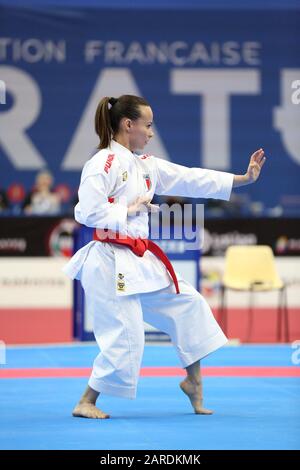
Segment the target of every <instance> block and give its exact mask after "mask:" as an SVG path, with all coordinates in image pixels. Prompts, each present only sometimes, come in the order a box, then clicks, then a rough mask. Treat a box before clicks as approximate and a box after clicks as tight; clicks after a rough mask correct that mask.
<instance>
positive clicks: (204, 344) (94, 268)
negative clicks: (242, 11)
mask: <svg viewBox="0 0 300 470" xmlns="http://www.w3.org/2000/svg"><path fill="white" fill-rule="evenodd" d="M99 251H100V250H97V247H93V248H92V250H91V252H90V253H89V255H88V257H87V259H86V261H85V263H84V265H83V266H82V269H81V272H80V276H79V277H80V280H81V284H82V286H83V288H84V291H85V296H86V306H87V309H88V310H89V312H90V313H91V314H92V316H93V325H94V335H95V338H96V341H97V343H98V346H99V348H100V353H99V355H98V356H97V357H96V359H95V361H94V364H93V370H92V374H91V376H90V379H89V386H90V387H91V388H92V389H94V390H96V391H98V392H100V393H103V394H108V395H114V396H119V397H123V398H130V399H134V398H135V397H136V392H137V384H138V378H139V371H140V367H141V361H142V356H143V351H144V342H145V339H144V337H145V335H144V323H143V321H144V320H145V321H146V322H147V323H149V324H150V325H153V326H154V327H156V328H158V329H159V330H160V331H163V332H165V333H167V334H168V335H169V336H170V338H171V341H172V343H173V345H174V346H175V348H176V351H177V354H178V357H179V360H180V362H181V365H182V367H183V368H185V367H187V366H189V365H191V364H193V363H194V362H196V361H197V360H199V359H202V358H203V357H205V356H207V355H208V354H209V353H211V352H213V351H215V350H216V349H218V348H219V347H221V346H223V345H224V344H225V343H226V342H227V338H226V337H225V335H224V334H223V332H222V330H221V329H220V327H219V325H218V323H217V322H216V320H215V318H214V316H213V314H212V312H211V309H210V307H209V305H208V304H207V302H206V301H205V299H204V298H203V297H202V295H201V294H199V292H197V291H196V290H195V289H194V287H193V286H191V285H190V284H189V283H188V282H186V281H184V280H179V288H180V294H179V295H177V294H176V293H175V287H174V284H173V283H171V284H170V285H169V286H167V287H165V288H163V289H160V290H156V291H153V292H150V293H140V294H132V295H126V296H118V295H116V292H115V281H114V280H115V272H114V258H113V255H112V253H111V249H110V248H109V247H108V246H107V245H106V248H105V250H103V249H102V248H101V253H100V252H99ZM103 252H105V254H104V255H103Z"/></svg>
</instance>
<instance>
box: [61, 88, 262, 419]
mask: <svg viewBox="0 0 300 470" xmlns="http://www.w3.org/2000/svg"><path fill="white" fill-rule="evenodd" d="M152 122H153V114H152V110H151V107H150V106H149V104H148V103H147V101H145V100H144V99H143V98H140V97H137V96H133V95H122V96H120V97H119V98H118V99H116V98H109V97H105V98H103V99H102V100H101V101H100V103H99V105H98V107H97V111H96V115H95V129H96V133H97V134H98V136H99V138H100V144H99V147H98V148H99V151H98V152H97V153H96V154H95V155H94V156H93V157H92V158H91V159H90V160H88V161H87V162H86V164H85V165H84V168H83V171H82V175H81V181H80V187H79V193H78V194H79V202H78V204H77V205H76V207H75V219H76V220H77V222H79V223H80V224H84V225H86V226H88V227H94V228H95V231H94V239H93V241H91V242H90V243H88V244H87V245H86V246H84V247H83V248H81V249H80V250H79V251H77V253H76V254H75V255H74V256H73V258H71V260H70V261H69V263H68V264H67V265H66V267H65V268H64V271H65V272H66V274H68V275H69V276H70V277H71V278H72V279H75V278H76V279H78V280H80V281H81V284H82V286H83V288H84V291H85V296H86V303H87V304H86V305H87V309H88V310H89V311H90V312H91V313H92V315H93V323H94V334H95V338H96V340H97V343H98V345H99V348H100V354H99V355H98V356H97V357H96V359H95V361H94V364H93V370H92V373H91V376H90V379H89V382H88V386H87V389H86V390H85V392H84V394H83V396H82V397H81V399H80V401H79V402H78V404H77V405H76V406H75V408H74V410H73V416H78V417H86V418H109V415H108V414H107V413H105V412H103V411H101V410H100V409H99V408H97V407H96V400H97V398H98V396H99V394H108V395H115V396H119V397H123V398H135V397H136V389H137V383H138V377H139V370H140V365H141V360H142V355H143V349H144V326H143V319H144V320H145V321H146V322H148V323H149V324H151V325H153V326H154V327H156V328H158V329H159V330H160V331H163V332H165V333H167V334H168V335H169V336H170V338H171V340H172V343H173V345H174V346H175V348H176V351H177V354H178V357H179V360H180V362H181V364H182V367H183V368H185V369H186V373H187V376H186V378H185V379H184V380H183V381H182V382H181V383H180V387H181V390H182V391H183V392H184V393H185V394H186V395H187V396H188V397H189V399H190V402H191V405H192V407H193V409H194V412H195V413H197V414H211V413H212V411H210V410H207V409H205V408H204V407H203V396H202V380H201V372H200V360H201V359H202V358H203V357H205V356H206V355H207V354H209V353H211V352H213V351H215V350H216V349H218V348H219V347H221V346H223V345H224V344H225V343H226V341H227V339H226V337H225V335H224V334H223V332H222V330H221V329H220V327H219V325H218V323H217V322H216V321H215V319H214V316H213V314H212V312H211V310H210V307H209V306H208V304H207V302H206V301H205V299H204V298H203V297H202V295H201V294H200V293H199V292H197V291H196V290H195V289H194V288H193V287H192V286H191V285H190V284H189V283H188V282H186V281H185V280H184V279H183V278H182V277H181V276H180V275H179V274H178V273H175V272H174V270H173V268H172V265H171V263H170V262H169V260H168V258H167V257H166V255H165V254H164V253H163V252H162V250H160V249H159V248H158V247H157V245H156V244H154V243H153V242H151V241H150V240H148V238H147V237H148V212H149V211H152V210H154V211H155V210H156V206H154V205H152V204H151V202H150V201H151V200H152V198H153V195H154V194H158V195H175V196H186V197H199V198H203V197H206V198H217V199H223V200H229V198H230V194H231V190H232V187H238V186H243V185H246V184H250V183H253V182H254V181H256V180H257V178H258V176H259V174H260V171H261V168H262V166H263V164H264V162H265V156H264V151H263V150H262V149H259V150H257V151H256V152H254V153H253V155H252V156H251V158H250V163H249V166H248V169H247V172H246V173H245V174H244V175H233V174H231V173H225V172H219V171H213V170H205V169H201V168H187V167H185V166H182V165H177V164H174V163H171V162H168V161H165V160H162V159H160V158H156V157H154V156H152V155H147V154H144V155H138V154H137V153H135V152H136V151H137V150H138V149H139V150H141V149H143V148H144V146H145V145H146V144H147V143H148V142H149V140H150V139H151V137H153V130H152V127H151V126H152Z"/></svg>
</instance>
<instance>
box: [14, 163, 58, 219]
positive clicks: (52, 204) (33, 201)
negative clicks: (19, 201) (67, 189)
mask: <svg viewBox="0 0 300 470" xmlns="http://www.w3.org/2000/svg"><path fill="white" fill-rule="evenodd" d="M52 186H53V177H52V175H51V173H50V172H49V171H47V170H42V171H40V172H39V173H38V174H37V176H36V180H35V186H34V189H33V191H31V192H30V193H29V194H28V195H27V196H26V198H25V200H24V203H23V210H24V212H25V214H28V215H31V214H32V215H54V214H57V213H59V212H60V210H61V201H60V197H59V195H58V194H56V193H55V192H54V191H53V190H52V189H51V188H52Z"/></svg>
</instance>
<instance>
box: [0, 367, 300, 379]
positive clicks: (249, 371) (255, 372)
mask: <svg viewBox="0 0 300 470" xmlns="http://www.w3.org/2000/svg"><path fill="white" fill-rule="evenodd" d="M90 373H91V369H90V368H89V367H59V368H30V369H25V368H22V369H6V368H5V367H3V368H0V379H33V378H76V377H89V376H90ZM140 375H141V377H176V376H184V375H185V371H184V370H183V369H182V368H180V367H143V368H142V369H141V372H140ZM202 375H203V376H206V377H300V367H293V366H289V367H286V366H285V367H274V366H268V367H255V366H215V367H202Z"/></svg>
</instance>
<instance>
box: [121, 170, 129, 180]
mask: <svg viewBox="0 0 300 470" xmlns="http://www.w3.org/2000/svg"><path fill="white" fill-rule="evenodd" d="M127 178H128V174H127V171H124V173H122V180H123V181H126V180H127Z"/></svg>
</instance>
